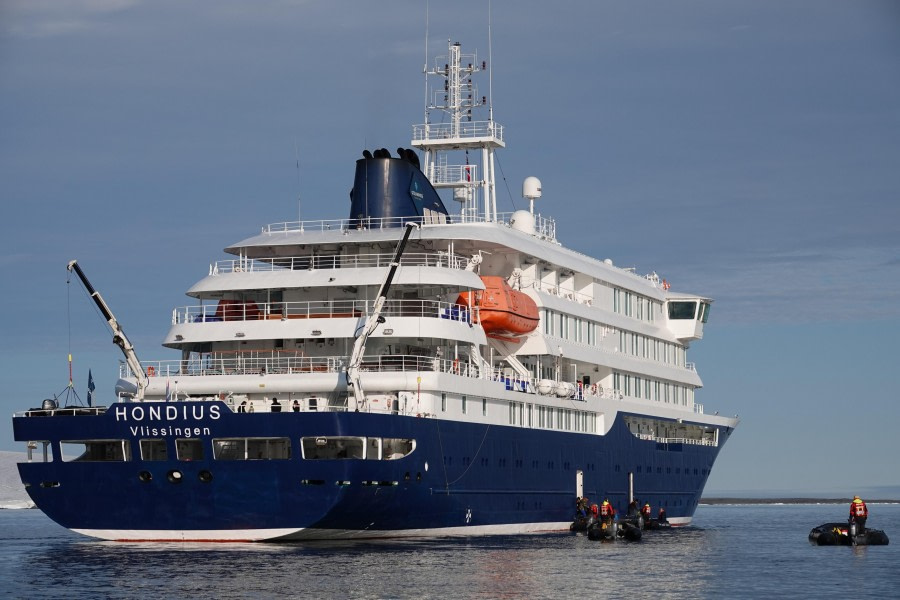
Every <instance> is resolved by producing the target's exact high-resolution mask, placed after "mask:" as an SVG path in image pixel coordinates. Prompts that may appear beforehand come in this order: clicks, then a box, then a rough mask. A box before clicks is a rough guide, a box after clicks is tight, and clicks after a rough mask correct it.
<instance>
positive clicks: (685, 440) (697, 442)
mask: <svg viewBox="0 0 900 600" xmlns="http://www.w3.org/2000/svg"><path fill="white" fill-rule="evenodd" d="M632 435H634V437H636V438H639V439H642V440H646V441H648V442H656V443H658V444H692V445H694V446H716V445H717V444H716V441H715V440H714V439H700V438H689V437H665V438H664V437H656V436H654V435H652V434H649V433H633V434H632Z"/></svg>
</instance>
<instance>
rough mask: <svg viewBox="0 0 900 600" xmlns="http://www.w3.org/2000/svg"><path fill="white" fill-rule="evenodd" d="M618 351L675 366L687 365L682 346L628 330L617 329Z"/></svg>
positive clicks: (685, 353)
mask: <svg viewBox="0 0 900 600" xmlns="http://www.w3.org/2000/svg"><path fill="white" fill-rule="evenodd" d="M619 352H621V353H622V354H630V355H631V356H637V357H638V358H646V359H647V360H655V361H656V362H661V363H664V364H667V365H675V366H676V367H684V366H686V365H687V350H685V348H684V346H681V345H679V344H673V343H671V342H664V341H663V340H658V339H656V338H652V337H649V336H646V335H642V334H640V333H634V332H630V331H621V330H620V331H619Z"/></svg>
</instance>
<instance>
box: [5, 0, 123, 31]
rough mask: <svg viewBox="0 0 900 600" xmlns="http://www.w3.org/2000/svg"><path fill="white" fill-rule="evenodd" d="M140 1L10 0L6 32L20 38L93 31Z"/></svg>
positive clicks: (6, 9) (7, 9)
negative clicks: (64, 0)
mask: <svg viewBox="0 0 900 600" xmlns="http://www.w3.org/2000/svg"><path fill="white" fill-rule="evenodd" d="M139 3H140V0H69V1H68V2H59V1H58V0H10V1H9V2H7V3H6V5H5V6H4V12H5V16H4V22H5V23H6V25H5V27H4V28H5V29H6V33H8V34H9V35H14V36H20V37H54V36H59V35H70V34H75V33H81V32H85V31H91V30H94V29H96V28H98V27H103V26H105V25H106V19H107V18H108V17H109V15H111V14H115V13H118V12H121V11H124V10H127V9H129V8H133V7H135V6H137V5H138V4H139Z"/></svg>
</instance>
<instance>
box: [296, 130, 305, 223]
mask: <svg viewBox="0 0 900 600" xmlns="http://www.w3.org/2000/svg"><path fill="white" fill-rule="evenodd" d="M294 159H295V160H296V162H297V223H298V224H299V225H300V227H303V225H302V223H303V216H302V211H301V205H300V150H299V149H298V148H297V138H296V137H294Z"/></svg>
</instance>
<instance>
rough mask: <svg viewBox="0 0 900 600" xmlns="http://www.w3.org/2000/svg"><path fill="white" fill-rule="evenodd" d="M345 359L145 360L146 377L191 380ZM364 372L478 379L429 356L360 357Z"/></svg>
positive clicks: (467, 369)
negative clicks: (442, 374) (447, 375)
mask: <svg viewBox="0 0 900 600" xmlns="http://www.w3.org/2000/svg"><path fill="white" fill-rule="evenodd" d="M347 360H348V358H347V356H343V355H342V356H307V355H306V353H305V352H303V351H302V350H280V351H277V350H276V351H268V350H267V351H259V350H235V351H224V352H211V353H209V354H204V355H202V356H200V357H197V358H192V359H190V360H160V361H145V362H144V363H143V366H144V372H145V374H146V375H147V376H148V377H175V376H179V377H185V376H187V377H192V376H204V375H260V374H261V375H266V374H272V375H278V374H303V373H341V372H343V371H344V370H346V368H347ZM360 370H361V371H364V372H396V371H412V372H439V373H452V374H454V375H460V376H462V377H472V378H480V377H481V374H480V373H479V371H478V369H477V368H476V367H475V365H472V364H469V363H467V362H465V361H462V360H448V359H441V358H436V357H430V356H416V355H409V354H389V355H376V356H365V357H363V360H362V363H361V364H360ZM119 376H120V377H134V375H133V373H132V372H131V369H130V368H129V367H128V365H127V364H126V363H120V364H119Z"/></svg>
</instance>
